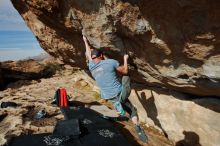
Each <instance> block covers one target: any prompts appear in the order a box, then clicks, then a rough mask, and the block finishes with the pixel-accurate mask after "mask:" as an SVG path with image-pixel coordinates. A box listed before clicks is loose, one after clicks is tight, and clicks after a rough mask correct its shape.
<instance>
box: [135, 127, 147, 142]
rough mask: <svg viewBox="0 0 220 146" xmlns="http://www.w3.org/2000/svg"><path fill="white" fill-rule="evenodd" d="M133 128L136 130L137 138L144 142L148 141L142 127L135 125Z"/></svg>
mask: <svg viewBox="0 0 220 146" xmlns="http://www.w3.org/2000/svg"><path fill="white" fill-rule="evenodd" d="M134 129H135V130H136V132H137V134H138V137H139V139H140V140H141V141H143V142H144V143H147V142H148V137H147V135H146V134H145V132H144V129H143V128H141V126H140V125H135V126H134Z"/></svg>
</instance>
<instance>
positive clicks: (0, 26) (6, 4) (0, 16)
mask: <svg viewBox="0 0 220 146" xmlns="http://www.w3.org/2000/svg"><path fill="white" fill-rule="evenodd" d="M0 30H9V31H13V30H16V31H29V28H27V26H26V25H25V23H24V21H23V20H22V18H21V16H20V15H19V14H18V12H17V10H16V9H15V8H14V7H13V5H12V3H11V0H0Z"/></svg>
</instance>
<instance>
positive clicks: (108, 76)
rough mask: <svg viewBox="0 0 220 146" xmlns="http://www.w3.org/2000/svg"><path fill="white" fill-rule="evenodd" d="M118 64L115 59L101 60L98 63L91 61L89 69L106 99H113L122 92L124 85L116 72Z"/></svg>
mask: <svg viewBox="0 0 220 146" xmlns="http://www.w3.org/2000/svg"><path fill="white" fill-rule="evenodd" d="M118 66H119V63H118V61H116V60H113V59H105V60H101V61H100V62H98V63H94V62H93V61H89V70H90V72H91V73H92V76H93V77H94V79H95V80H96V83H97V85H98V86H99V88H100V89H101V96H102V98H104V99H111V98H112V97H115V96H117V95H118V94H119V93H120V92H121V88H122V85H121V83H120V82H119V80H118V77H117V74H116V68H117V67H118Z"/></svg>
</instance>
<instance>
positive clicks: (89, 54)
mask: <svg viewBox="0 0 220 146" xmlns="http://www.w3.org/2000/svg"><path fill="white" fill-rule="evenodd" d="M83 41H84V43H85V46H86V57H87V58H88V59H89V61H92V57H91V48H90V46H89V44H88V41H87V38H86V37H85V36H83Z"/></svg>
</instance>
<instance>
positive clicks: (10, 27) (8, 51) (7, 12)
mask: <svg viewBox="0 0 220 146" xmlns="http://www.w3.org/2000/svg"><path fill="white" fill-rule="evenodd" d="M41 53H46V52H45V51H44V50H43V49H42V48H41V47H40V45H39V43H38V41H37V39H36V38H35V36H34V34H33V32H32V31H30V29H29V28H28V27H27V26H26V24H25V22H24V20H23V19H22V17H21V16H20V14H19V13H18V12H17V10H16V9H15V8H14V7H13V5H12V3H11V1H10V0H1V1H0V61H7V60H20V59H25V58H28V57H34V56H38V55H40V54H41Z"/></svg>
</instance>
